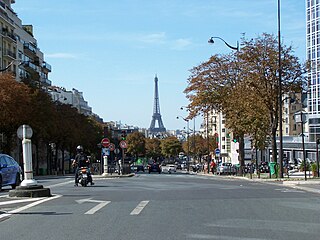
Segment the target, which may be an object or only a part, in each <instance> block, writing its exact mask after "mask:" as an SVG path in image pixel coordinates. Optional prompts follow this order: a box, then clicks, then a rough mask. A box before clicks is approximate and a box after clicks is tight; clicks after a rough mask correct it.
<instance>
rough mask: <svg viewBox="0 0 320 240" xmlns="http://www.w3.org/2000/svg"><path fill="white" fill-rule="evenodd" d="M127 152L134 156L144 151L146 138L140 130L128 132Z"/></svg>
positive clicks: (141, 154)
mask: <svg viewBox="0 0 320 240" xmlns="http://www.w3.org/2000/svg"><path fill="white" fill-rule="evenodd" d="M126 141H127V145H128V148H127V152H128V153H130V154H132V155H133V156H135V157H138V156H144V155H145V152H146V138H145V136H144V135H143V134H142V133H140V132H133V133H130V134H128V136H127V138H126Z"/></svg>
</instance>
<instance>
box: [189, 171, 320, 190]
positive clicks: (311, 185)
mask: <svg viewBox="0 0 320 240" xmlns="http://www.w3.org/2000/svg"><path fill="white" fill-rule="evenodd" d="M192 174H197V175H203V176H212V177H216V178H229V179H242V180H247V181H254V182H264V183H268V184H281V185H283V186H286V187H291V188H295V189H301V190H304V191H307V192H312V193H318V194H320V178H307V180H306V181H305V179H304V173H299V174H297V175H296V176H292V177H290V178H281V179H280V178H265V177H263V178H258V177H257V176H256V175H252V178H250V176H249V175H247V176H233V175H213V174H212V173H203V172H200V173H192ZM300 175H301V176H300ZM307 176H309V175H307Z"/></svg>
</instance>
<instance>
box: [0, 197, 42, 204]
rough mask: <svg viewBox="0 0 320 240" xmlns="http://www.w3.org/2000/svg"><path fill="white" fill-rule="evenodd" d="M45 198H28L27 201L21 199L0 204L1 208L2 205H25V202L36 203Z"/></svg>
mask: <svg viewBox="0 0 320 240" xmlns="http://www.w3.org/2000/svg"><path fill="white" fill-rule="evenodd" d="M41 199H43V198H27V199H19V200H12V201H5V202H0V206H2V205H10V204H16V203H23V202H35V201H38V200H41Z"/></svg>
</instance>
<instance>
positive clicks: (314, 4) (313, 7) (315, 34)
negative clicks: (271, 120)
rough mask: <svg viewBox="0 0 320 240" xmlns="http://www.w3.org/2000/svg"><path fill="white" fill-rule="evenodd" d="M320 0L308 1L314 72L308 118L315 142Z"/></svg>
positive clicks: (319, 131) (319, 110)
mask: <svg viewBox="0 0 320 240" xmlns="http://www.w3.org/2000/svg"><path fill="white" fill-rule="evenodd" d="M319 7H320V0H306V23H307V28H306V48H307V49H306V50H307V60H309V61H310V62H311V65H312V68H311V69H312V70H311V71H310V72H309V73H308V79H309V84H310V85H309V94H308V117H309V121H308V123H309V140H310V141H311V142H314V141H315V140H316V139H317V138H319V137H320V69H319V64H320V34H319V30H320V29H319V24H320V23H319V20H320V19H319V14H320V11H319Z"/></svg>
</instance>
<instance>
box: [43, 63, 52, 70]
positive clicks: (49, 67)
mask: <svg viewBox="0 0 320 240" xmlns="http://www.w3.org/2000/svg"><path fill="white" fill-rule="evenodd" d="M42 67H43V68H44V69H47V70H48V71H49V72H51V65H50V64H49V63H47V62H43V63H42Z"/></svg>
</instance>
